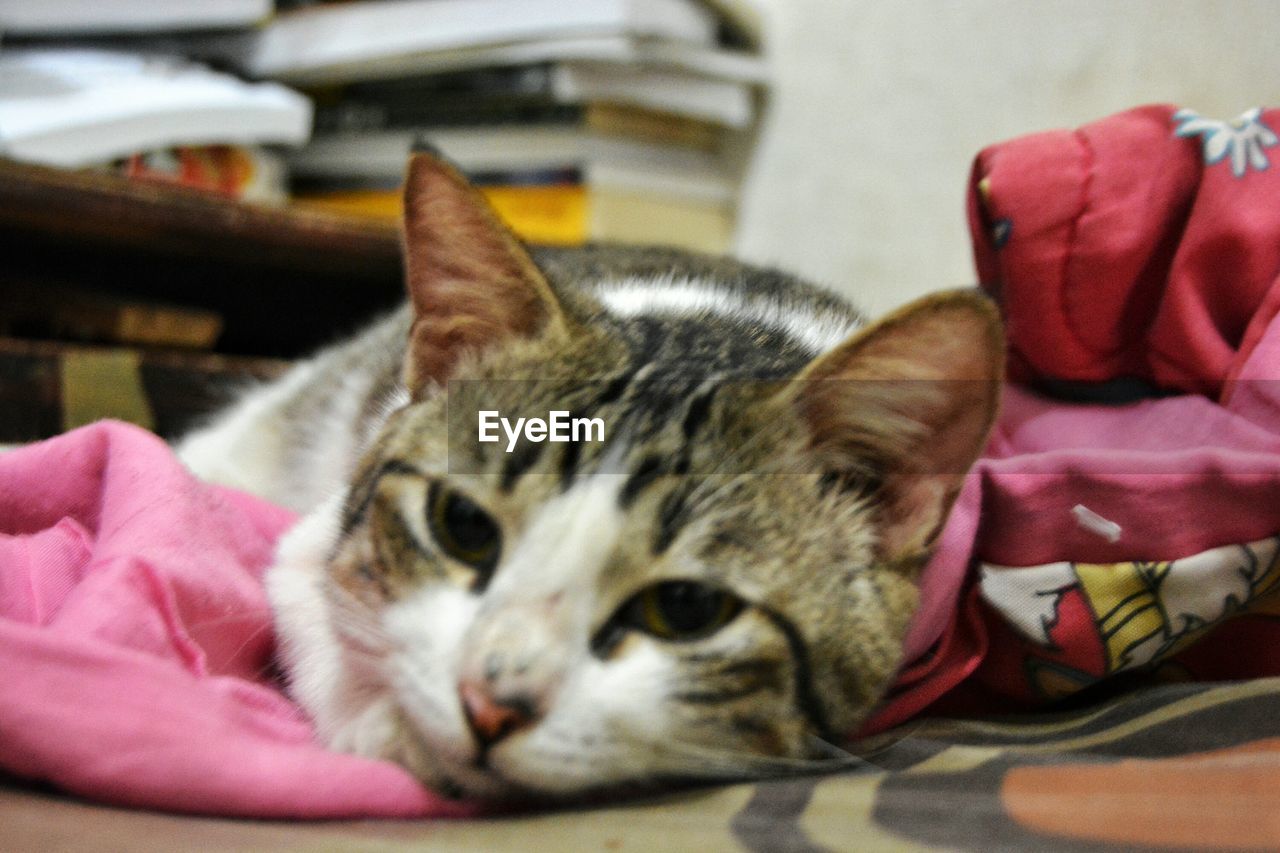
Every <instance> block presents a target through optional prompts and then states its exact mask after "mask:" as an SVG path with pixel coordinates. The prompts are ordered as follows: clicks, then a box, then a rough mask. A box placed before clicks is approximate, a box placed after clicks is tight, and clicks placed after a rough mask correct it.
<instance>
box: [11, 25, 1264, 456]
mask: <svg viewBox="0 0 1280 853" xmlns="http://www.w3.org/2000/svg"><path fill="white" fill-rule="evenodd" d="M1277 45H1280V9H1278V8H1277V6H1276V4H1275V3H1274V2H1272V0H1125V2H1114V0H1038V2H1035V3H1027V2H1025V0H909V1H908V0H904V2H895V3H885V2H872V0H342V1H341V2H323V0H278V2H272V0H115V2H111V3H103V2H95V0H0V240H3V241H4V242H5V244H6V246H7V247H8V249H7V251H6V259H5V260H6V263H5V265H4V269H3V271H0V411H7V412H9V414H8V415H5V416H4V417H0V440H6V439H7V440H26V439H29V438H35V437H39V436H41V435H47V434H51V433H53V432H57V431H59V430H61V429H65V428H68V427H70V426H74V425H76V424H78V423H82V422H84V421H86V420H92V419H94V418H96V417H99V416H102V415H103V414H110V415H114V416H118V417H125V418H127V419H130V420H134V421H136V422H139V423H142V424H144V425H146V426H150V427H152V428H154V429H157V430H158V431H160V432H161V433H164V434H172V433H175V432H178V431H180V430H181V429H182V428H183V427H184V426H185V424H186V423H188V422H189V420H190V418H191V417H192V416H194V415H195V414H198V412H199V411H200V410H202V409H205V408H208V406H210V405H214V404H216V403H217V402H218V400H219V399H220V395H221V396H222V397H225V393H224V390H225V388H226V387H229V386H230V385H232V384H234V383H235V382H237V381H239V380H240V379H242V378H243V377H245V376H267V375H272V374H273V373H275V372H278V370H279V369H280V367H281V365H282V364H283V361H282V360H283V359H288V358H292V357H295V356H297V355H300V354H302V353H305V352H307V351H309V350H310V349H313V348H314V347H316V346H317V345H320V344H323V343H325V342H327V341H330V340H333V339H334V338H335V337H337V336H339V335H341V334H344V333H346V332H348V331H350V330H351V329H353V328H355V327H356V326H358V325H359V324H361V323H362V322H365V320H366V319H367V318H368V317H369V316H370V315H371V314H372V313H374V312H376V311H379V310H384V309H386V308H388V307H389V306H391V305H394V304H395V303H396V302H397V301H398V300H399V299H400V296H401V284H400V265H399V249H398V243H397V241H398V237H397V234H396V224H395V223H396V220H397V218H398V215H399V185H400V181H401V176H402V174H403V169H404V163H405V160H406V158H407V157H408V155H409V152H410V150H411V149H412V148H414V147H415V146H419V145H429V146H432V147H434V148H437V149H439V150H441V151H443V152H444V153H445V154H446V155H448V156H449V157H450V158H451V159H453V160H454V161H455V162H456V163H457V164H458V165H459V167H460V168H462V169H463V170H464V171H465V172H467V174H468V175H469V177H470V178H471V179H472V180H473V181H474V182H475V183H476V184H477V185H478V186H480V188H481V190H482V191H483V192H484V193H485V194H486V196H488V198H489V199H490V201H491V202H492V203H493V204H494V205H495V207H496V208H497V209H498V210H499V212H500V214H501V215H502V216H504V217H505V218H506V219H507V221H508V222H509V223H510V224H511V225H512V227H514V228H515V229H516V230H517V231H518V232H519V233H520V234H521V235H522V236H523V237H524V238H525V239H526V240H528V241H529V242H531V243H534V244H548V245H574V244H578V243H581V242H583V241H586V240H596V239H609V240H621V241H626V242H639V243H663V244H669V245H677V246H684V247H688V248H693V249H699V250H703V251H710V252H722V251H730V252H733V253H734V254H737V255H740V256H742V257H744V258H746V259H748V260H753V261H757V262H762V263H766V264H771V265H776V266H780V267H782V268H784V269H787V270H790V271H792V272H796V273H799V274H801V275H804V276H806V277H808V278H810V279H811V280H814V281H816V282H818V283H820V284H823V285H825V286H828V287H831V288H833V289H836V290H838V291H840V292H842V293H844V294H846V295H847V296H848V297H850V298H851V299H852V300H853V301H855V302H856V303H857V304H859V305H860V306H862V307H863V308H864V309H866V310H867V312H868V313H871V314H878V313H881V312H883V311H885V310H887V309H889V308H891V307H893V306H895V305H897V304H900V303H902V302H904V301H906V300H908V299H911V298H913V297H915V296H918V295H920V294H922V293H924V292H926V291H929V290H933V289H937V288H940V287H949V286H956V285H963V284H971V283H973V276H974V273H973V271H972V266H971V261H970V257H969V243H968V233H967V228H966V224H965V219H964V194H965V189H966V182H967V177H968V173H969V166H970V162H971V161H972V158H973V157H974V155H975V154H976V153H977V152H978V151H979V150H980V149H981V148H983V147H985V146H987V145H990V144H993V143H996V142H999V141H1002V140H1004V139H1007V138H1010V137H1013V136H1017V135H1021V134H1026V133H1032V132H1036V131H1041V130H1046V129H1051V128H1063V127H1074V126H1077V125H1080V124H1083V123H1087V122H1089V121H1091V120H1094V119H1097V118H1101V117H1103V116H1105V115H1107V114H1109V113H1112V112H1116V111H1119V110H1123V109H1126V108H1128V107H1132V106H1137V105H1139V104H1143V103H1151V102H1172V103H1175V104H1178V105H1180V106H1186V107H1191V108H1193V109H1195V110H1197V111H1199V112H1200V113H1201V114H1203V115H1205V116H1208V117H1213V118H1224V119H1225V118H1232V117H1234V116H1236V115H1239V114H1240V113H1241V112H1243V111H1245V110H1246V109H1249V108H1250V107H1253V106H1256V105H1269V104H1275V103H1277V102H1280V62H1278V57H1280V53H1278V49H1277ZM102 389H108V390H109V392H110V393H109V394H106V395H105V396H104V395H103V394H101V393H100V392H101V391H102ZM5 418H7V420H5Z"/></svg>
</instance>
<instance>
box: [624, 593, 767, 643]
mask: <svg viewBox="0 0 1280 853" xmlns="http://www.w3.org/2000/svg"><path fill="white" fill-rule="evenodd" d="M741 609H742V602H741V601H740V600H739V599H738V598H737V597H735V596H733V595H730V594H729V593H727V592H724V591H723V590H719V589H716V588H714V587H710V586H707V585H706V584H701V583H695V582H693V581H667V582H665V583H659V584H654V585H653V586H651V587H649V588H648V589H646V590H644V591H642V592H641V593H640V594H639V595H637V596H636V597H635V598H634V599H632V601H631V603H630V605H628V607H627V611H626V614H625V615H626V619H627V621H628V622H629V623H630V624H631V625H632V626H633V627H635V628H639V629H640V630H643V631H646V632H647V633H649V634H652V635H653V636H655V637H658V638H659V639H662V640H696V639H699V638H702V637H706V636H709V635H711V634H713V633H715V632H716V631H718V630H719V629H720V628H722V627H724V626H725V625H727V624H728V623H729V622H731V621H732V620H733V617H735V616H737V615H738V611H739V610H741Z"/></svg>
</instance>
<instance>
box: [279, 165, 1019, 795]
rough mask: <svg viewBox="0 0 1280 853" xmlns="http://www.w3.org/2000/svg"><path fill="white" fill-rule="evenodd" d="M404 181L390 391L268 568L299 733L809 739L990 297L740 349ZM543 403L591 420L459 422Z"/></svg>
mask: <svg viewBox="0 0 1280 853" xmlns="http://www.w3.org/2000/svg"><path fill="white" fill-rule="evenodd" d="M409 187H410V189H409V192H410V196H409V202H410V204H409V222H408V239H409V246H408V250H409V255H408V261H409V275H410V292H411V296H412V297H413V300H414V302H415V307H416V309H417V314H416V317H417V319H416V321H415V325H414V331H413V333H412V337H411V344H410V349H409V356H408V362H407V364H406V383H407V385H408V387H409V389H410V392H411V401H410V402H409V403H408V404H407V405H406V406H404V407H403V408H402V409H400V410H399V411H397V412H395V413H394V414H393V415H392V416H391V417H390V419H389V420H388V422H387V423H386V425H385V427H384V428H383V430H382V432H381V435H380V436H379V438H378V439H377V441H376V442H375V443H374V445H373V447H372V448H371V450H370V451H369V452H368V454H367V455H366V457H365V458H364V460H363V461H362V463H361V466H360V471H359V473H358V475H357V476H356V478H355V480H354V482H353V483H352V485H351V487H350V489H349V490H348V491H347V493H346V494H345V495H344V496H341V499H340V500H339V499H335V500H334V501H331V502H330V503H329V504H328V505H326V506H325V507H323V508H322V509H321V510H320V511H318V512H317V513H316V514H314V515H313V517H312V518H309V519H307V520H306V521H304V522H303V524H302V525H300V527H299V528H298V529H297V530H295V532H294V533H292V534H291V535H290V537H289V538H288V539H287V540H286V542H285V543H284V545H283V546H282V549H281V554H280V563H279V565H278V566H277V567H276V568H274V569H273V570H272V573H271V576H270V578H269V582H270V588H271V593H272V598H273V602H274V603H275V605H276V608H277V612H278V621H279V625H280V629H281V635H282V640H283V642H284V646H285V653H286V658H287V665H288V667H289V670H290V676H291V679H292V683H293V689H294V692H295V695H296V696H297V697H298V698H299V700H300V701H301V702H302V703H303V704H304V706H306V707H307V709H308V710H309V711H310V712H311V713H312V715H313V716H314V717H315V718H316V721H317V724H318V725H319V727H320V729H321V731H322V734H324V735H325V736H326V737H327V738H328V739H329V740H330V742H331V743H333V744H334V745H336V746H338V747H340V748H345V749H350V750H353V751H356V752H360V753H362V754H366V755H370V756H376V757H385V758H390V759H392V760H395V761H398V762H400V763H402V764H404V765H405V766H406V767H408V768H409V769H410V770H412V771H413V772H414V773H415V774H417V775H418V776H419V777H420V778H421V779H423V781H424V782H426V783H427V784H428V785H430V786H432V787H434V788H436V789H438V790H441V791H445V792H448V793H457V794H461V795H467V796H481V797H507V796H527V795H530V794H534V795H571V794H578V793H582V792H585V791H590V790H596V789H601V788H612V787H619V786H624V787H625V786H631V785H635V784H648V783H653V782H657V781H662V780H668V779H673V778H675V779H708V778H732V777H741V776H746V775H759V774H768V773H782V772H789V771H794V770H797V769H805V768H809V767H812V766H813V763H814V762H821V761H824V760H830V757H831V756H832V755H833V754H837V751H836V750H834V749H833V747H832V744H833V743H835V742H838V741H840V740H842V739H843V738H844V737H845V736H847V735H848V734H849V733H850V732H851V731H852V730H853V729H854V728H855V727H856V725H857V724H858V723H859V722H860V721H861V720H862V719H863V718H864V717H865V716H866V714H867V713H868V712H869V711H870V710H871V709H872V708H873V707H874V705H875V703H876V702H877V701H878V699H879V697H880V696H881V695H882V693H883V691H884V690H885V689H886V687H887V686H888V683H889V681H890V680H891V679H892V677H893V674H894V671H895V668H896V667H897V665H898V663H899V656H900V653H901V642H902V636H903V633H904V631H905V629H906V625H907V622H908V620H909V618H910V615H911V612H912V609H913V607H914V604H915V600H916V592H915V583H914V582H915V577H916V572H917V570H918V568H919V567H920V565H921V564H922V562H923V561H924V559H925V558H926V557H927V555H928V550H929V546H930V544H931V542H932V539H933V537H934V536H935V535H936V533H937V530H938V529H939V527H940V525H941V523H942V520H943V519H944V517H945V513H946V511H947V509H948V508H949V505H950V503H951V500H952V498H953V497H954V493H955V490H956V488H957V487H958V483H959V480H960V477H961V475H962V474H963V471H964V469H965V468H966V467H967V466H968V464H969V463H970V462H971V461H972V459H973V458H974V457H975V456H976V454H977V452H978V451H979V449H980V448H981V445H982V442H983V440H984V439H985V435H986V431H987V429H988V427H989V425H990V422H991V418H992V416H993V411H994V406H995V398H994V394H995V388H996V387H997V380H998V372H999V363H1000V342H999V337H998V331H996V326H995V322H994V319H993V317H992V314H991V312H990V310H989V309H988V308H986V307H985V305H984V304H983V303H981V302H979V301H977V300H976V299H973V298H969V297H959V296H952V297H943V298H938V299H935V300H934V301H932V302H930V303H928V304H927V305H924V306H918V307H916V308H913V309H910V310H909V311H907V312H903V313H901V314H900V315H897V316H895V317H891V318H889V320H886V321H885V322H883V323H881V324H879V325H878V326H877V327H874V328H873V329H871V330H867V331H864V332H861V333H858V334H855V335H854V336H853V337H852V338H851V339H850V340H849V341H847V342H845V343H844V344H841V345H839V346H838V347H836V348H835V349H834V350H833V351H832V352H830V353H827V354H824V355H821V356H818V357H816V358H815V357H811V356H810V355H807V354H804V353H795V354H792V355H791V356H789V357H781V358H772V357H771V358H766V359H762V360H759V361H758V362H757V363H755V365H754V368H753V369H749V370H741V369H737V368H738V367H740V366H741V365H742V364H743V363H744V362H749V361H750V359H749V358H748V357H747V356H746V355H741V356H739V355H735V354H732V353H730V354H726V353H727V350H726V349H725V348H728V349H732V347H733V346H738V345H741V344H740V343H739V344H734V343H732V342H728V343H725V344H724V345H723V347H722V349H721V351H719V352H718V354H712V355H711V356H706V357H705V358H703V360H702V361H699V358H700V357H696V356H695V355H693V354H688V355H686V356H684V357H681V356H680V353H678V352H677V353H676V355H675V357H669V358H665V359H664V357H662V356H660V355H655V351H653V350H652V348H650V350H649V351H647V352H645V351H643V350H644V348H643V347H640V348H638V347H637V346H636V345H635V334H634V332H635V328H634V327H633V325H634V324H633V325H628V323H627V322H624V321H623V320H621V319H619V318H617V317H613V316H610V315H609V314H608V312H607V311H606V310H604V308H603V307H602V304H603V303H604V302H607V300H593V299H592V297H591V295H590V291H591V288H587V290H586V292H585V293H579V294H578V295H576V296H568V295H565V294H560V293H557V292H555V291H554V290H553V289H552V288H551V287H550V286H549V285H548V284H547V283H546V281H545V279H544V278H543V277H542V276H541V274H540V272H539V271H538V270H537V268H536V267H534V266H533V265H532V261H531V260H530V259H529V257H528V255H526V254H525V253H524V252H523V250H522V249H520V248H519V246H518V244H516V243H515V242H514V240H513V239H512V238H510V235H509V234H507V233H506V231H505V229H502V228H501V226H498V225H496V223H495V222H494V221H493V220H492V215H491V214H490V213H489V212H488V209H487V208H485V207H484V206H483V203H482V202H480V201H479V200H478V198H477V197H476V195H475V194H474V192H472V191H471V190H470V189H469V188H467V187H466V186H465V184H464V183H463V182H462V181H461V180H460V179H459V178H457V176H456V174H454V173H453V172H452V171H451V170H450V169H448V168H447V167H445V166H443V165H441V164H439V163H438V162H436V161H434V160H431V159H429V158H420V159H419V160H417V161H416V162H415V164H414V171H413V172H412V173H411V177H410V183H409ZM424 217H425V219H424ZM426 222H430V224H429V225H428V224H426ZM441 229H443V233H442V232H441ZM605 286H606V284H605V283H603V282H602V283H600V287H602V288H603V287H605ZM679 322H697V321H688V320H686V321H676V320H671V321H669V323H668V325H667V326H666V327H665V331H666V333H667V334H668V335H679V334H681V330H680V329H679V328H677V326H679ZM686 331H688V330H686ZM697 331H698V330H697V328H694V329H693V330H692V332H691V334H695V335H696V333H697ZM753 345H754V344H753ZM638 353H639V354H638ZM748 366H751V365H748ZM711 367H714V368H715V369H714V370H712V369H710V368H711ZM704 368H706V369H704ZM556 410H560V411H570V412H573V413H575V414H587V415H589V416H591V417H598V418H599V419H600V420H601V421H602V422H603V423H604V425H605V436H604V440H601V441H586V440H580V441H576V442H575V441H570V442H562V443H551V442H533V441H530V440H521V441H518V442H516V443H514V445H512V446H510V447H508V446H507V443H506V442H505V440H504V441H498V442H481V441H480V440H479V435H478V429H477V424H478V418H479V413H480V412H482V411H497V412H500V413H502V415H503V416H504V417H508V418H509V419H511V420H514V419H515V418H516V417H531V416H545V415H546V414H547V413H548V412H551V411H556Z"/></svg>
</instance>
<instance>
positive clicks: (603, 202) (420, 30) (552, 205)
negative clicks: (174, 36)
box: [193, 0, 767, 251]
mask: <svg viewBox="0 0 1280 853" xmlns="http://www.w3.org/2000/svg"><path fill="white" fill-rule="evenodd" d="M193 49H194V51H195V53H196V55H199V56H203V57H206V58H210V59H213V60H216V61H218V62H220V63H224V64H226V65H228V66H230V67H232V68H235V69H237V70H239V71H240V72H241V73H243V74H244V75H246V76H248V77H251V78H254V79H270V80H275V81H279V82H282V83H286V84H288V85H290V86H293V87H295V88H298V89H300V90H302V91H304V92H305V93H306V94H308V95H309V96H311V98H312V99H313V101H314V103H315V108H316V112H315V131H314V134H313V136H312V139H311V141H310V142H309V143H308V144H306V145H304V146H302V147H300V148H297V149H294V150H292V151H290V152H289V154H288V156H287V163H288V168H289V173H290V176H291V180H292V182H293V189H294V195H295V199H296V201H297V202H298V203H300V204H304V205H309V206H314V207H319V208H325V209H329V210H336V211H341V212H344V213H350V214H354V215H360V216H369V217H380V218H387V219H394V218H396V217H398V216H399V198H400V194H399V185H400V182H401V179H402V176H403V174H404V168H405V162H406V159H407V157H408V155H409V153H410V151H411V150H412V149H413V148H414V147H415V146H429V147H431V148H434V149H435V150H437V151H440V152H442V153H443V154H444V155H445V156H447V157H449V158H450V159H452V160H453V161H454V162H455V163H456V164H457V165H458V166H459V167H460V168H461V169H462V170H463V171H464V172H466V173H467V174H468V175H469V176H470V177H471V179H472V180H473V181H474V182H476V183H477V184H478V185H480V186H481V187H482V190H483V191H484V192H485V193H486V195H487V196H488V197H489V199H490V200H491V201H492V203H493V204H494V205H495V207H496V208H497V209H498V211H499V213H500V214H501V215H503V216H504V217H505V218H506V219H507V220H508V222H510V223H511V224H512V225H513V226H514V227H515V229H516V230H517V231H518V232H519V233H520V234H521V235H522V236H523V237H525V238H526V239H527V240H529V241H531V242H535V243H550V244H576V243H581V242H583V241H586V240H598V239H612V240H622V241H630V242H645V243H649V242H652V243H664V244H671V245H679V246H685V247H691V248H697V249H703V250H708V251H720V250H723V249H725V248H727V246H728V244H729V242H730V241H731V237H732V233H733V225H734V213H735V202H736V199H737V194H738V185H739V181H740V177H741V172H742V168H743V161H744V159H745V155H746V154H747V153H748V152H749V151H750V147H751V143H752V140H753V138H754V132H755V127H756V122H757V111H758V108H759V103H760V100H761V97H762V95H763V93H764V89H765V87H766V81H767V74H766V66H765V64H764V61H763V59H762V58H761V56H760V54H759V51H758V30H756V29H755V28H754V27H753V19H752V17H751V15H750V10H749V7H747V6H744V5H743V4H741V3H735V4H724V3H719V4H712V3H709V2H705V0H353V2H340V3H307V4H305V5H302V6H301V7H299V8H292V9H287V10H284V11H281V12H280V13H279V14H278V15H277V16H276V17H275V18H273V19H272V20H271V21H269V22H268V23H267V24H266V25H265V26H263V27H261V28H260V29H257V30H255V31H253V32H249V33H243V34H239V35H231V36H220V37H215V38H209V39H205V40H203V41H202V42H201V43H200V44H199V45H198V46H197V47H195V48H193Z"/></svg>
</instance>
